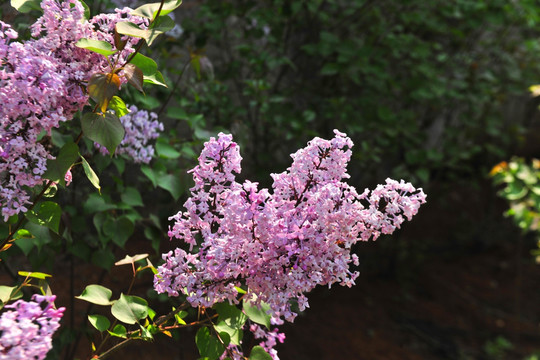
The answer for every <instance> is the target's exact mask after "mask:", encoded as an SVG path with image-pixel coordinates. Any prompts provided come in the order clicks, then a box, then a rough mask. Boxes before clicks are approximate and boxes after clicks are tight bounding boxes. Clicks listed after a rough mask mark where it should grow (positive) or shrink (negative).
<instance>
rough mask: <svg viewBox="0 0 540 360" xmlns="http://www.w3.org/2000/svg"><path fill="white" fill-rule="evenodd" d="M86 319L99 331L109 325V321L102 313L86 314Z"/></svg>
mask: <svg viewBox="0 0 540 360" xmlns="http://www.w3.org/2000/svg"><path fill="white" fill-rule="evenodd" d="M88 321H89V322H90V324H92V326H93V327H95V328H96V329H98V330H99V331H105V330H107V329H108V328H109V326H111V322H110V321H109V319H107V318H106V317H105V316H103V315H88Z"/></svg>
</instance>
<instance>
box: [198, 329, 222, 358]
mask: <svg viewBox="0 0 540 360" xmlns="http://www.w3.org/2000/svg"><path fill="white" fill-rule="evenodd" d="M219 335H220V338H221V339H223V338H224V337H228V334H227V333H220V334H219ZM223 342H225V343H228V341H223ZM195 343H196V344H197V348H198V349H199V353H200V355H201V358H206V359H208V360H216V359H218V358H219V357H220V356H221V354H223V351H225V347H224V346H223V344H222V343H221V342H220V340H219V339H218V338H217V336H216V335H214V334H213V333H212V332H211V331H210V329H209V328H207V327H201V328H200V329H199V330H198V331H197V334H196V335H195Z"/></svg>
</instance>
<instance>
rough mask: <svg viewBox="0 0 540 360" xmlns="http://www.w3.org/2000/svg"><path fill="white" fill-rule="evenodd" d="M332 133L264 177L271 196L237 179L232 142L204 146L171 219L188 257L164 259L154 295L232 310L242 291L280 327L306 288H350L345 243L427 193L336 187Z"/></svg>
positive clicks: (340, 176) (345, 141)
mask: <svg viewBox="0 0 540 360" xmlns="http://www.w3.org/2000/svg"><path fill="white" fill-rule="evenodd" d="M334 132H335V137H334V138H333V139H332V140H324V139H320V138H314V139H313V140H311V141H310V142H309V143H308V145H307V147H305V148H303V149H300V150H298V151H297V152H296V153H294V154H292V155H291V157H292V159H293V163H292V165H291V166H290V167H289V168H288V169H287V171H285V172H283V173H280V174H272V178H273V180H274V183H273V186H272V191H270V190H269V189H264V188H263V189H258V184H257V183H253V182H250V181H248V180H246V181H245V182H244V183H242V184H241V183H239V182H237V181H236V174H239V173H240V171H241V166H240V162H241V159H242V158H241V156H240V151H239V146H238V145H237V144H236V143H235V142H233V141H232V136H231V135H225V134H222V133H220V134H219V135H218V138H217V139H216V138H211V139H210V141H208V142H207V143H205V146H204V149H203V151H202V153H201V155H200V157H199V165H198V166H196V167H195V168H194V169H192V170H191V172H192V173H193V179H194V181H195V186H194V187H193V188H191V189H190V190H191V197H190V198H189V199H188V200H187V201H186V202H185V204H184V206H185V208H186V211H185V212H179V213H178V214H176V215H174V216H172V217H171V218H170V219H171V220H174V225H173V227H172V228H170V230H169V236H170V238H171V239H172V238H176V239H181V240H183V241H184V242H185V243H186V244H188V245H189V250H188V251H186V250H184V249H183V248H177V249H176V250H175V251H174V252H172V251H171V252H169V253H167V254H164V255H163V259H164V260H165V263H164V264H163V265H162V266H160V267H159V268H158V274H157V275H156V276H155V278H154V287H155V289H156V291H157V292H158V293H167V294H168V295H169V296H179V295H180V294H181V293H182V294H185V295H186V296H187V301H188V302H189V303H190V304H191V305H192V306H205V307H211V306H212V305H214V304H215V303H219V302H224V301H228V302H229V303H232V304H237V303H239V293H238V289H239V288H244V289H246V291H247V293H246V294H245V295H243V300H244V301H249V302H251V303H253V304H255V305H261V304H263V303H264V304H267V305H268V306H269V310H268V313H269V315H271V322H272V323H273V324H276V325H279V324H282V323H283V322H284V320H287V321H293V320H294V318H295V317H296V315H297V313H296V311H295V310H293V308H292V302H295V303H296V304H297V306H298V309H299V310H300V311H303V310H305V309H306V308H307V307H308V306H309V304H308V299H307V297H306V294H307V293H308V292H309V291H311V290H312V289H313V288H315V286H317V285H328V286H329V287H330V286H331V285H332V284H334V283H339V284H340V285H344V286H349V287H350V286H352V285H353V284H354V281H355V279H356V278H357V277H358V272H353V271H351V270H350V269H349V267H350V265H351V263H352V264H354V265H358V257H357V256H356V255H355V254H351V247H352V245H354V244H355V243H356V242H357V241H359V240H362V241H367V240H369V239H373V240H375V239H377V238H378V237H379V236H380V234H391V233H392V232H394V230H396V229H398V228H399V227H400V225H401V224H402V223H403V222H404V221H405V219H407V220H410V219H411V218H412V216H413V215H415V214H416V213H417V211H418V209H419V207H420V205H421V204H423V203H425V201H426V195H425V194H424V193H423V191H422V189H416V188H414V187H413V186H412V185H411V184H410V183H405V182H404V181H403V180H402V181H400V182H397V181H395V180H391V179H387V180H386V183H385V184H384V185H378V186H377V187H376V188H375V190H373V191H370V190H368V189H366V190H364V191H363V192H362V193H358V192H357V191H356V189H355V188H354V187H352V186H350V185H348V184H347V183H345V182H344V181H343V180H345V179H347V178H349V175H348V173H347V169H346V167H347V164H348V162H349V160H350V157H351V147H352V146H353V143H352V141H351V139H350V138H348V137H347V136H346V135H345V134H343V133H340V132H339V131H337V130H335V131H334ZM252 330H253V329H252ZM254 330H255V334H256V337H257V338H260V337H262V334H258V333H259V332H260V331H259V330H258V329H254ZM266 338H267V339H270V338H269V337H268V336H266ZM274 343H275V341H274ZM267 347H268V346H267Z"/></svg>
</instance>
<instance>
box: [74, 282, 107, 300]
mask: <svg viewBox="0 0 540 360" xmlns="http://www.w3.org/2000/svg"><path fill="white" fill-rule="evenodd" d="M111 296H112V291H111V290H110V289H107V288H106V287H104V286H101V285H88V286H86V288H85V289H84V291H83V292H82V294H81V295H80V296H76V298H77V299H80V300H85V301H88V302H90V303H92V304H97V305H111V304H112V301H111Z"/></svg>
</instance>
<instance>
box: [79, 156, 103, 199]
mask: <svg viewBox="0 0 540 360" xmlns="http://www.w3.org/2000/svg"><path fill="white" fill-rule="evenodd" d="M81 159H82V166H83V169H84V173H85V174H86V177H87V178H88V180H90V182H91V183H92V185H94V187H95V188H96V189H98V191H99V193H100V194H101V186H99V178H98V176H97V175H96V173H95V172H94V170H93V169H92V168H91V167H90V164H89V163H88V161H86V159H85V158H84V157H83V156H82V155H81Z"/></svg>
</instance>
